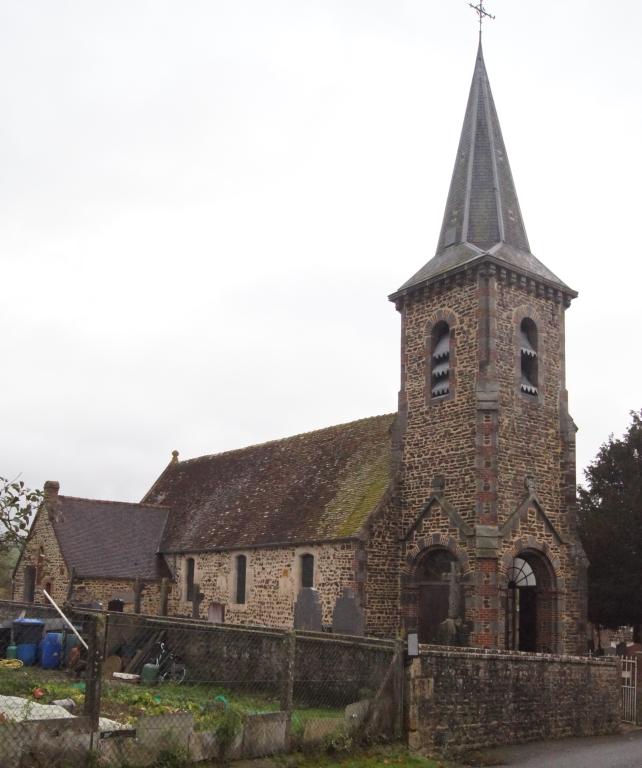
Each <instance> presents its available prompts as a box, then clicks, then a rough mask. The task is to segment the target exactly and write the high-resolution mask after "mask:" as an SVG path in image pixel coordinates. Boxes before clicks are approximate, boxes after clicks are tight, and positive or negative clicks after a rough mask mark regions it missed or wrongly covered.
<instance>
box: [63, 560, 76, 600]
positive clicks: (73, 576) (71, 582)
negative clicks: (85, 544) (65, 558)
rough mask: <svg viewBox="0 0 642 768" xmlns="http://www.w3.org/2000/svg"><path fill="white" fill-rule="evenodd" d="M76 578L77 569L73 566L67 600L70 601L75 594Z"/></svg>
mask: <svg viewBox="0 0 642 768" xmlns="http://www.w3.org/2000/svg"><path fill="white" fill-rule="evenodd" d="M75 580H76V569H75V568H72V569H71V573H70V574H69V586H68V587H67V599H66V601H65V602H67V603H70V602H71V598H72V597H73V595H74V581H75Z"/></svg>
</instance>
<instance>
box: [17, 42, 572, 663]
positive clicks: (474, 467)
mask: <svg viewBox="0 0 642 768" xmlns="http://www.w3.org/2000/svg"><path fill="white" fill-rule="evenodd" d="M576 295H577V294H576V292H575V291H573V290H572V289H571V288H569V287H568V286H567V285H566V284H565V283H563V282H562V281H561V280H560V279H559V278H558V277H556V276H555V275H554V274H553V273H552V272H551V271H550V270H549V269H548V268H547V267H545V266H544V265H543V264H542V263H541V262H540V261H539V260H538V259H536V258H535V256H533V254H532V253H531V251H530V246H529V243H528V239H527V237H526V231H525V228H524V222H523V220H522V215H521V212H520V208H519V203H518V200H517V194H516V191H515V186H514V183H513V178H512V175H511V171H510V167H509V164H508V157H507V154H506V148H505V146H504V141H503V138H502V134H501V129H500V126H499V120H498V118H497V113H496V110H495V104H494V102H493V97H492V94H491V91H490V85H489V82H488V76H487V74H486V68H485V65H484V59H483V54H482V49H481V44H480V47H479V51H478V54H477V59H476V63H475V71H474V75H473V80H472V85H471V89H470V95H469V98H468V105H467V108H466V114H465V118H464V125H463V129H462V133H461V139H460V142H459V148H458V151H457V157H456V160H455V168H454V172H453V177H452V181H451V186H450V191H449V194H448V200H447V203H446V211H445V215H444V221H443V226H442V230H441V234H440V237H439V243H438V246H437V252H436V255H435V256H434V258H432V259H431V260H430V261H429V262H428V263H427V264H426V265H425V266H423V267H422V268H421V269H420V270H419V271H418V272H417V273H416V274H415V275H414V276H413V277H411V278H410V280H408V281H407V282H406V283H404V285H402V286H401V288H400V289H399V290H398V291H395V293H393V294H392V295H391V296H390V299H391V301H393V302H394V303H395V306H396V308H397V310H398V311H399V312H400V315H401V391H400V394H399V410H398V413H397V414H391V415H389V416H379V417H375V418H372V419H363V420H361V421H357V422H353V423H352V424H345V425H339V426H336V427H330V428H329V429H325V430H319V431H317V432H311V433H307V434H304V435H298V436H295V437H291V438H286V439H284V440H277V441H273V442H271V443H266V444H264V445H259V446H251V447H249V448H245V449H242V450H236V451H230V452H227V453H223V454H218V455H215V456H203V457H200V458H195V459H191V460H187V461H179V460H178V454H177V453H176V452H175V454H174V457H173V459H172V461H171V462H170V464H169V465H168V466H167V467H166V468H165V470H164V471H163V472H162V474H161V475H160V477H159V478H158V480H157V481H156V482H155V483H154V484H153V486H152V488H151V489H150V491H149V492H148V493H147V494H146V496H145V498H144V499H143V502H142V503H140V504H128V505H122V504H119V503H115V502H102V501H96V500H92V499H76V498H70V497H65V496H60V495H59V493H58V484H57V483H53V482H49V483H47V484H46V485H45V490H46V500H45V503H44V505H43V508H42V509H41V511H40V512H39V514H38V515H37V517H36V520H35V521H34V524H33V526H32V529H31V531H30V533H29V537H28V539H27V543H26V546H25V549H24V551H23V554H22V556H21V558H20V560H19V562H18V565H17V567H16V571H15V574H14V576H15V578H14V596H15V597H16V598H20V597H25V598H26V599H38V598H37V586H38V585H46V586H47V587H48V590H49V591H51V592H52V593H53V594H54V596H55V597H57V598H58V599H64V598H65V597H68V598H71V599H72V600H73V599H76V600H80V599H81V596H82V600H83V601H87V600H88V599H92V598H93V599H99V600H101V601H103V602H104V604H105V607H107V605H108V604H112V605H115V604H116V603H120V607H123V605H125V607H127V605H126V603H127V600H128V598H127V595H131V590H132V587H133V586H134V583H135V582H137V584H138V586H139V587H140V584H141V583H143V584H144V593H145V599H144V600H143V601H142V606H143V608H142V610H144V611H146V612H153V611H154V610H155V609H156V605H157V603H158V592H159V584H160V580H161V579H162V578H163V577H164V578H165V579H170V580H171V594H170V598H169V611H170V613H175V614H184V613H188V612H189V610H190V607H191V605H190V601H192V600H193V592H194V589H195V585H196V584H198V587H199V589H200V590H202V594H203V601H202V604H201V607H200V609H199V610H200V613H201V616H202V617H203V618H209V620H211V621H226V622H232V623H246V624H264V625H271V626H278V627H287V626H292V622H293V616H294V604H295V602H296V600H297V595H298V594H299V592H300V590H301V589H304V588H313V589H316V590H317V591H318V593H319V597H320V601H321V604H322V607H323V618H324V622H325V623H330V622H331V620H332V610H333V607H334V605H335V604H336V601H337V599H338V598H339V597H340V596H341V594H342V592H343V590H344V589H345V588H346V587H350V588H351V589H353V590H354V591H355V593H356V595H357V597H358V600H359V602H360V604H361V608H362V610H363V615H364V621H365V628H366V632H367V633H368V634H373V635H383V636H393V635H397V634H399V633H400V632H410V631H417V632H418V634H419V639H420V641H421V642H433V643H434V642H438V643H448V644H465V645H472V646H479V647H487V648H509V649H517V650H523V651H550V652H567V653H578V652H580V653H581V652H583V651H584V650H585V647H586V646H585V619H586V606H585V575H586V565H587V563H586V559H585V556H584V553H583V551H582V547H581V545H580V543H579V540H578V537H577V529H576V517H575V503H576V502H575V425H574V424H573V421H572V419H571V417H570V416H569V413H568V409H567V394H566V385H565V371H564V312H565V310H566V308H567V307H568V306H569V305H570V302H571V300H572V299H573V298H574V297H575V296H576ZM112 518H113V520H112ZM128 520H129V521H130V522H131V525H134V524H135V526H136V534H135V535H132V534H133V529H128V523H127V521H128ZM98 530H102V531H103V534H102V535H100V536H97V535H96V532H97V531H98ZM124 553H126V555H125V554H124ZM72 573H73V577H72ZM130 602H131V600H130Z"/></svg>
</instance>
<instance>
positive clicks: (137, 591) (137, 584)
mask: <svg viewBox="0 0 642 768" xmlns="http://www.w3.org/2000/svg"><path fill="white" fill-rule="evenodd" d="M142 593H143V585H142V583H141V580H140V579H139V578H138V576H137V577H136V581H134V613H137V614H138V613H140V602H141V595H142Z"/></svg>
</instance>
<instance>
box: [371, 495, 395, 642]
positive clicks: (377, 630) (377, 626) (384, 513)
mask: <svg viewBox="0 0 642 768" xmlns="http://www.w3.org/2000/svg"><path fill="white" fill-rule="evenodd" d="M399 536H400V531H399V509H398V500H397V499H395V498H394V497H392V496H391V497H389V498H388V499H386V500H385V501H384V503H383V505H382V508H381V509H380V510H378V513H377V514H376V515H375V516H374V517H373V519H372V520H371V522H370V527H369V531H368V540H367V543H366V548H365V551H366V564H365V565H366V581H365V590H364V591H365V601H364V602H365V605H364V608H365V614H366V634H367V635H372V636H374V637H395V635H396V634H397V631H398V629H399V617H400V605H399V588H400V585H399Z"/></svg>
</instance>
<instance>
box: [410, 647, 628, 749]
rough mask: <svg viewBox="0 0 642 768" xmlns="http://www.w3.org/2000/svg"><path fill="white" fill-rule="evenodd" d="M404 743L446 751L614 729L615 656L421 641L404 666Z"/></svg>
mask: <svg viewBox="0 0 642 768" xmlns="http://www.w3.org/2000/svg"><path fill="white" fill-rule="evenodd" d="M405 699H406V707H405V711H406V727H407V732H408V741H409V744H410V746H411V747H414V748H425V749H437V750H447V751H448V750H450V751H456V750H461V749H474V748H479V747H489V746H495V745H501V744H515V743H519V742H524V741H532V740H536V739H548V738H561V737H564V736H580V735H582V736H587V735H597V734H606V733H615V732H617V731H618V730H619V727H620V670H619V665H618V662H617V661H614V660H611V659H608V660H605V659H593V658H588V657H586V658H584V657H579V656H578V657H576V656H554V655H548V654H529V653H514V652H508V651H506V652H504V651H482V650H473V649H462V648H433V647H426V646H423V647H422V648H421V652H420V655H419V656H418V657H417V658H415V659H413V661H412V662H411V664H410V665H409V667H408V668H407V670H406V691H405Z"/></svg>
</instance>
